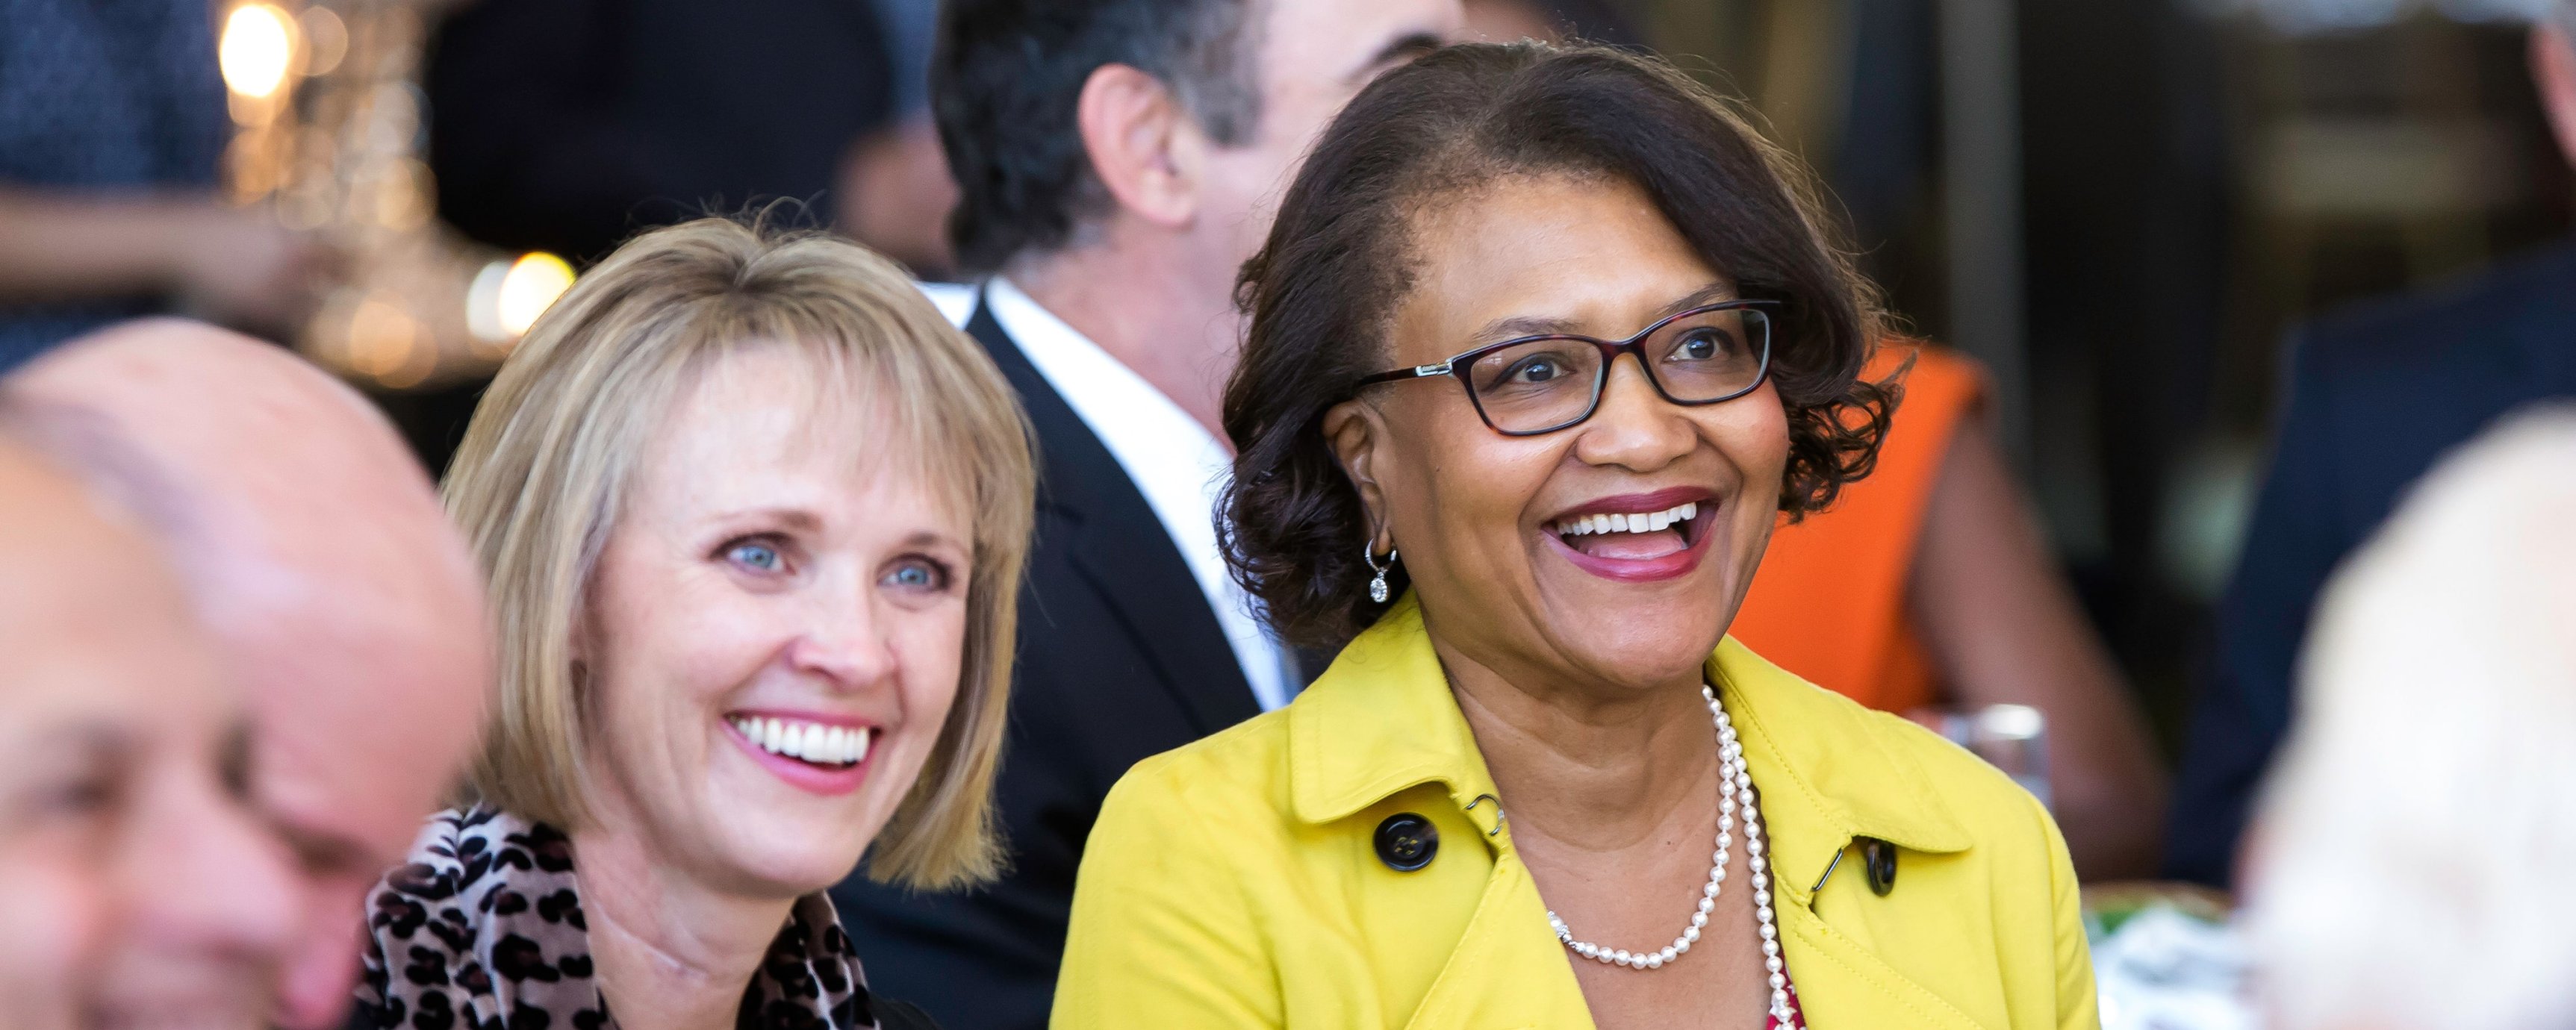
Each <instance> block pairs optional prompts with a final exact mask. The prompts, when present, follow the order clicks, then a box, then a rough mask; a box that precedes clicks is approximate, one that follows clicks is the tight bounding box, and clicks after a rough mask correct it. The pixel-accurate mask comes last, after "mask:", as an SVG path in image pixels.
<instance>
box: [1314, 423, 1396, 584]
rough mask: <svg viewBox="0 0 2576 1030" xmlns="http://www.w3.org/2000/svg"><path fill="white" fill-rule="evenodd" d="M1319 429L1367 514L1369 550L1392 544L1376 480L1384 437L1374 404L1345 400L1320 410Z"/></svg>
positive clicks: (1383, 501)
mask: <svg viewBox="0 0 2576 1030" xmlns="http://www.w3.org/2000/svg"><path fill="white" fill-rule="evenodd" d="M1322 428H1323V430H1324V442H1325V443H1326V444H1328V445H1329V446H1331V447H1332V448H1333V456H1334V457H1335V458H1338V459H1340V460H1341V463H1342V474H1343V475H1346V476H1349V477H1351V486H1352V487H1353V488H1354V489H1357V490H1358V491H1359V493H1360V507H1361V509H1363V510H1364V511H1366V512H1367V513H1368V524H1369V550H1371V551H1373V552H1374V551H1383V550H1386V549H1387V548H1390V547H1393V546H1395V542H1394V540H1393V534H1391V533H1390V532H1389V531H1388V529H1387V518H1386V492H1385V491H1384V490H1383V489H1381V488H1380V487H1379V486H1378V481H1377V457H1378V453H1377V452H1378V445H1379V444H1380V443H1382V442H1384V441H1385V440H1386V439H1387V430H1386V420H1385V417H1384V416H1383V415H1380V414H1379V413H1378V410H1377V407H1376V406H1375V405H1372V404H1368V403H1365V402H1363V401H1359V400H1356V399H1354V400H1347V401H1343V402H1341V403H1340V404H1336V405H1333V406H1332V407H1331V408H1329V409H1327V410H1326V411H1325V412H1324V419H1323V426H1322Z"/></svg>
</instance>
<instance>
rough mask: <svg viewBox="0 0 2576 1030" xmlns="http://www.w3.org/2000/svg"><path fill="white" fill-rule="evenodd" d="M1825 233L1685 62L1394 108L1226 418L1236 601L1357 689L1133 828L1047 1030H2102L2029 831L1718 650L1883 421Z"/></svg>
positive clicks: (1942, 749) (1604, 62) (1196, 752)
mask: <svg viewBox="0 0 2576 1030" xmlns="http://www.w3.org/2000/svg"><path fill="white" fill-rule="evenodd" d="M1822 226H1823V222H1822V219H1821V218H1820V217H1819V216H1818V215H1817V214H1816V213H1815V208H1814V205H1813V204H1812V202H1811V201H1810V200H1809V199H1808V194H1807V193H1806V191H1805V188H1804V184H1803V180H1802V179H1801V178H1799V176H1798V173H1797V172H1796V171H1795V170H1794V169H1793V167H1792V165H1791V164H1790V162H1789V161H1787V160H1786V159H1785V158H1783V157H1782V156H1781V155H1780V153H1779V152H1778V151H1777V150H1776V149H1775V148H1773V147H1771V146H1770V145H1769V144H1767V143H1765V142H1763V141H1762V140H1761V139H1760V138H1759V137H1757V136H1756V135H1754V134H1753V133H1752V132H1751V131H1750V130H1748V129H1746V128H1745V127H1744V125H1743V123H1742V122H1741V121H1740V120H1738V119H1737V118H1736V117H1735V116H1734V115H1732V114H1731V113H1730V112H1729V110H1728V108H1727V107H1726V106H1725V105H1724V104H1723V103H1721V102H1719V101H1717V100H1716V99H1714V98H1712V97H1711V96H1710V95H1709V94H1708V93H1706V92H1705V91H1703V90H1702V89H1701V88H1700V87H1698V86H1696V85H1694V84H1692V83H1691V82H1690V81H1689V80H1688V79H1687V78H1685V77H1684V76H1682V75H1681V74H1680V73H1678V72H1676V71H1675V70H1673V69H1672V68H1670V67H1669V66H1666V65H1663V64H1661V63H1659V62H1656V61H1654V60H1653V59H1650V58H1645V57H1639V56H1636V55H1632V54H1628V53H1624V52H1619V51H1613V50H1607V49H1598V48H1573V49H1559V48H1551V47H1546V46H1542V45H1536V44H1523V45H1516V46H1462V47H1455V48H1451V49H1448V50H1444V51H1441V52H1439V53H1436V54H1433V55H1431V56H1429V57H1426V58H1424V59H1423V60H1421V61H1419V62H1417V63H1415V64H1412V65H1410V66H1408V67H1406V68H1403V69H1400V70H1398V71H1395V72H1392V73H1389V74H1388V75H1387V76H1386V77H1385V78H1383V79H1380V80H1379V81H1378V82H1377V83H1375V84H1374V85H1372V86H1371V87H1369V89H1368V90H1367V91H1365V92H1363V93H1362V94H1361V96H1360V97H1359V99H1358V100H1357V101H1356V102H1355V103H1353V104H1352V105H1351V107H1350V108H1349V109H1347V110H1346V111H1345V112H1344V113H1343V114H1342V115H1341V117H1340V118H1339V119H1338V120H1337V121H1336V122H1335V123H1334V124H1333V126H1332V128H1331V129H1330V130H1329V131H1328V132H1327V133H1326V134H1325V136H1324V137H1323V139H1322V140H1321V141H1319V142H1318V144H1317V146H1316V149H1315V151H1314V152H1313V154H1312V156H1311V157H1310V158H1309V160H1308V162H1307V164H1306V166H1305V168H1304V170H1303V172H1302V173H1301V174H1300V176H1299V177H1298V179H1297V182H1296V184H1295V185H1294V186H1293V187H1291V189H1290V190H1289V192H1288V194H1287V196H1286V198H1285V200H1284V202H1283V205H1282V207H1281V210H1280V214H1279V218H1278V221H1277V224H1276V225H1275V227H1274V228H1273V229H1272V232H1271V235H1270V239H1269V245H1268V247H1267V248H1266V249H1264V251H1263V252H1262V253H1261V254H1260V255H1259V256H1258V257H1256V258H1255V259H1254V260H1253V261H1252V262H1251V263H1250V264H1249V265H1247V266H1246V268H1245V271H1244V278H1243V294H1242V295H1243V297H1244V299H1245V302H1246V304H1247V305H1248V306H1249V308H1250V310H1251V314H1252V328H1251V333H1250V336H1249V339H1248V340H1247V343H1246V349H1245V352H1244V355H1243V362H1242V365H1241V367H1240V370H1239V371H1238V372H1237V373H1236V376H1235V379H1234V381H1233V383H1232V384H1231V386H1230V388H1229V390H1228V393H1227V398H1226V428H1227V431H1228V433H1229V434H1230V435H1231V436H1232V437H1233V440H1234V443H1235V446H1236V448H1237V449H1238V452H1239V455H1240V456H1239V458H1238V459H1237V461H1236V465H1235V475H1234V481H1233V483H1232V484H1231V486H1230V489H1229V493H1228V495H1227V496H1228V504H1227V511H1226V513H1225V514H1226V515H1227V516H1228V519H1227V522H1228V530H1227V531H1228V547H1229V551H1230V557H1231V560H1232V561H1233V562H1234V565H1235V570H1236V574H1237V575H1238V577H1240V578H1241V579H1242V580H1243V581H1244V583H1245V585H1246V586H1247V587H1249V588H1250V589H1251V591H1252V592H1253V593H1254V594H1255V595H1256V596H1258V597H1260V598H1261V599H1262V601H1263V602H1264V604H1265V606H1266V608H1267V613H1268V615H1269V616H1270V618H1271V620H1272V621H1273V623H1274V624H1275V625H1276V627H1277V628H1278V630H1279V631H1280V632H1281V633H1282V634H1283V635H1284V636H1286V637H1287V638H1288V639H1290V640H1292V641H1295V642H1297V643H1300V644H1304V645H1307V646H1314V647H1327V648H1329V647H1335V646H1339V647H1341V648H1342V651H1341V656H1340V658H1339V659H1338V660H1337V661H1335V663H1334V664H1333V666H1332V668H1331V669H1330V670H1329V671H1327V672H1326V673H1325V674H1324V676H1323V677H1322V678H1321V679H1319V680H1318V681H1317V682H1316V683H1315V684H1314V685H1313V686H1312V687H1310V688H1308V689H1307V690H1306V692H1305V693H1304V694H1303V695H1302V696H1300V697H1299V698H1298V699H1297V700H1296V702H1295V703H1293V704H1291V705H1290V706H1288V707H1287V708H1285V709H1283V710H1281V711H1278V712H1274V713H1271V714H1269V715H1266V716H1263V717H1261V718H1258V719H1255V720H1253V721H1251V722H1248V723H1245V724H1243V725H1242V726H1239V727H1237V728H1236V729H1234V730H1232V731H1229V732H1226V733H1222V734H1219V735H1217V736H1214V737H1211V738H1208V739H1207V740H1204V741H1201V742H1199V743H1197V744H1193V745H1191V746H1189V747H1186V748H1182V749H1180V750H1178V751H1174V752H1171V753H1168V754H1165V755H1161V756H1158V757H1156V758H1153V759H1149V760H1147V761H1145V762H1143V763H1141V764H1139V765H1138V766H1137V767H1136V768H1135V769H1134V770H1132V771H1131V772H1129V773H1128V774H1127V776H1126V777H1125V778H1124V779H1123V780H1122V781H1121V782H1120V783H1119V784H1118V786H1117V788H1116V789H1115V790H1113V791H1112V792H1111V794H1110V795H1109V800H1108V803H1107V805H1106V807H1105V808H1104V810H1103V811H1102V813H1101V817H1100V821H1099V823H1098V825H1097V826H1096V828H1095V829H1094V830H1093V832H1092V835H1091V843H1090V847H1089V851H1088V852H1087V854H1086V855H1085V857H1084V861H1083V867H1082V874H1081V880H1080V882H1079V885H1078V887H1077V889H1076V892H1075V900H1074V908H1073V919H1072V930H1071V936H1070V939H1069V940H1068V942H1067V947H1066V956H1065V964H1064V968H1063V971H1062V973H1061V977H1060V981H1059V985H1058V993H1057V999H1056V1009H1055V1019H1056V1024H1057V1025H1058V1026H1061V1027H1072V1028H1093V1027H1135V1026H1270V1027H1290V1026H1295V1027H1334V1028H1393V1027H1415V1028H1425V1030H1435V1028H1465V1027H1492V1026H1543V1027H1580V1026H1594V1025H1597V1026H1603V1027H1649V1026H1651V1027H1669V1026H1709V1027H1729V1028H1733V1027H1744V1028H1764V1027H1790V1028H1795V1027H1804V1026H1808V1025H1814V1026H1820V1027H1826V1026H1830V1027H1887V1026H1904V1027H1945V1028H1957V1030H1967V1028H1971V1027H1984V1028H1990V1030H1991V1028H2002V1027H2090V1026H2093V1025H2094V1024H2095V1015H2094V1004H2093V991H2092V979H2091V974H2090V971H2089V967H2088V963H2087V957H2086V952H2085V946H2084V936H2083V932H2082V929H2081V927H2080V925H2079V918H2078V914H2077V897H2076V885H2075V878H2074V875H2073V872H2072V871H2071V869H2070V867H2069V865H2068V862H2067V855H2066V849H2065V845H2064V844H2063V843H2062V842H2061V841H2060V840H2059V838H2058V834H2057V831H2056V828H2055V827H2054V826H2053V825H2052V824H2051V823H2050V821H2049V818H2048V814H2047V812H2046V811H2045V810H2044V809H2042V808H2041V806H2040V805H2039V803H2038V802H2037V801H2036V800H2034V799H2033V798H2032V797H2031V796H2030V795H2029V794H2027V793H2025V792H2023V791H2022V790H2021V789H2020V788H2018V787H2016V786H2014V785H2013V784H2012V783H2011V782H2010V781H2009V780H2007V779H2006V778H2004V777H2003V776H2002V775H2000V774H1998V773H1997V772H1995V771H1994V770H1993V769H1991V768H1989V767H1986V766H1984V765H1983V764H1981V763H1979V762H1978V761H1977V759H1975V758H1974V757H1972V756H1970V755H1968V754H1967V753H1966V752H1964V751H1961V750H1959V749H1957V748H1954V747H1951V746H1950V745H1948V744H1946V743H1944V742H1942V741H1940V740H1939V739H1937V738H1936V737H1934V736H1932V735H1931V734H1930V733H1928V732H1926V731H1923V730H1921V729H1918V728H1916V727H1915V726H1913V725H1911V724H1909V723H1906V722H1904V721H1902V720H1900V719H1898V718H1896V717H1894V716H1889V715H1884V714H1879V713H1873V712H1869V711H1867V710H1864V709H1862V708H1861V707H1859V706H1858V705H1855V704H1853V703H1851V702H1849V701H1847V700H1845V699H1843V698H1841V697H1840V696H1838V695H1834V694H1830V693H1827V692H1825V691H1823V690H1820V689H1818V688H1816V687H1813V686H1811V685H1809V684H1807V683H1805V682H1803V681H1800V680H1798V679H1797V678H1796V677H1794V676H1791V675H1789V674H1787V673H1785V672H1782V671H1780V670H1779V669H1778V668H1776V667H1774V666H1772V665H1770V664H1769V663H1767V662H1765V661H1763V660H1762V659H1761V658H1760V657H1758V656H1756V655H1754V654H1753V653H1751V652H1750V651H1747V650H1745V649H1744V648H1743V647H1742V646H1740V645H1738V644H1735V643H1733V642H1732V641H1731V640H1728V639H1727V637H1726V631H1727V626H1728V623H1729V622H1730V620H1731V619H1732V618H1733V616H1734V613H1735V610H1736V608H1737V606H1738V604H1739V603H1740V602H1741V600H1742V598H1743V596H1744V592H1745V588H1746V586H1747V584H1748V583H1749V582H1750V581H1751V579H1752V576H1753V572H1754V568H1755V566H1756V564H1757V563H1758V562H1759V561H1760V560H1761V556H1762V550H1763V546H1764V544H1765V542H1766V541H1767V540H1768V538H1769V536H1770V533H1771V530H1772V527H1773V525H1774V523H1775V521H1776V520H1778V519H1779V518H1781V517H1783V516H1784V515H1785V516H1786V517H1789V518H1795V517H1797V516H1799V515H1801V514H1804V513H1806V512H1810V511H1814V510H1817V509H1819V508H1821V507H1823V506H1824V505H1826V504H1828V503H1830V502H1831V501H1832V499H1833V497H1834V495H1835V492H1836V491H1837V490H1838V489H1839V488H1840V487H1841V486H1842V485H1843V484H1845V483H1848V482H1850V481H1852V480H1855V479H1857V478H1859V477H1860V476H1862V475H1863V474H1865V473H1866V472H1867V470H1868V468H1869V466H1870V463H1871V460H1872V458H1873V456H1874V454H1875V452H1876V450H1877V447H1878V443H1879V440H1880V438H1881V437H1882V436H1883V435H1884V433H1885V429H1886V425H1887V418H1888V412H1889V410H1890V408H1891V406H1892V405H1893V403H1894V401H1895V398H1894V397H1893V396H1892V391H1891V390H1889V389H1888V388H1885V387H1883V386H1881V385H1878V384H1875V383H1872V382H1869V381H1867V380H1865V379H1863V378H1862V377H1861V375H1860V370H1861V369H1862V367H1863V365H1864V364H1865V362H1866V361H1867V360H1868V358H1869V353H1868V342H1867V341H1869V340H1871V339H1872V338H1873V336H1874V330H1875V328H1876V326H1875V315H1874V311H1873V308H1872V306H1871V302H1870V299H1869V294H1868V290H1867V287H1866V286H1865V284H1863V283H1862V282H1860V281H1859V280H1858V279H1857V278H1856V277H1855V276H1854V274H1853V273H1852V271H1851V270H1850V268H1849V266H1848V264H1847V262H1846V261H1845V260H1844V259H1843V258H1842V257H1841V256H1840V254H1839V252H1838V251H1837V250H1835V249H1834V247H1833V246H1832V244H1831V243H1830V242H1829V241H1828V240H1827V239H1826V238H1825V234H1824V231H1823V228H1822ZM1813 617H1814V618H1816V619H1820V620H1828V621H1830V620H1833V619H1835V618H1836V617H1837V613H1836V612H1833V611H1817V612H1815V613H1813Z"/></svg>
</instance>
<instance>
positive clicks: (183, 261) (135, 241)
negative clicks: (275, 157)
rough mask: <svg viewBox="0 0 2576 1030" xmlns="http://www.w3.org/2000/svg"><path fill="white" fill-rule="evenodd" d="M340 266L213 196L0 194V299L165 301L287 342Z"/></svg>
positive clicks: (298, 237) (310, 244)
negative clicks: (155, 298) (135, 297)
mask: <svg viewBox="0 0 2576 1030" xmlns="http://www.w3.org/2000/svg"><path fill="white" fill-rule="evenodd" d="M339 266H340V258H339V255H338V253H337V252H336V251H334V250H333V249H332V248H330V247H329V246H327V245H325V244H324V243H323V242H322V241H321V240H320V239H318V238H317V237H314V236H312V235H311V234H308V233H300V232H296V231H294V230H291V229H287V228H285V227H284V226H280V225H278V224H277V223H276V222H275V221H274V220H273V219H271V218H269V217H268V215H267V214H266V213H265V212H262V211H259V210H256V209H243V208H233V207H227V206H225V205H223V204H222V203H220V202H218V201H216V200H214V199H212V198H210V197H200V196H190V195H158V196H142V197H109V196H100V195H82V194H72V193H62V192H41V191H32V190H24V189H0V300H19V301H54V300H80V299H89V298H97V297H116V296H133V295H152V294H158V295H166V296H169V297H171V298H173V299H174V300H176V301H178V302H179V303H180V304H181V305H183V306H185V307H186V308H188V309H191V310H194V311H196V312H199V313H201V314H203V315H204V316H205V317H207V318H208V319H210V320H213V321H219V322H222V323H224V324H227V325H231V326H234V327H237V328H240V329H242V330H244V331H247V332H252V333H256V334H259V335H262V336H266V337H269V338H271V339H284V338H287V337H288V336H289V335H291V334H292V333H293V332H294V331H295V330H296V329H298V328H299V327H301V325H302V324H303V320H304V319H305V317H306V316H308V315H310V314H311V313H312V311H313V308H314V306H315V304H316V303H317V302H318V301H319V299H320V297H321V294H322V291H323V289H324V288H326V287H327V286H328V285H329V284H330V281H331V279H332V278H333V277H334V276H335V275H336V274H337V272H338V270H339Z"/></svg>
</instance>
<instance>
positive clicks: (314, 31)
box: [296, 7, 349, 76]
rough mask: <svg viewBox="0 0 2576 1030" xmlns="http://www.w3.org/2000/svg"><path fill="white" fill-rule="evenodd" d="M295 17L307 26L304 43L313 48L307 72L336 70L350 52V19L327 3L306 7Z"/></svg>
mask: <svg viewBox="0 0 2576 1030" xmlns="http://www.w3.org/2000/svg"><path fill="white" fill-rule="evenodd" d="M296 20H297V21H298V22H299V23H301V24H302V25H303V26H304V44H305V46H307V47H309V48H311V50H312V57H311V58H309V59H308V60H307V61H306V62H305V68H304V74H306V75H313V76H322V75H329V74H331V73H332V72H334V71H337V70H338V69H339V67H340V60H341V59H342V58H344V57H347V56H349V23H347V22H345V21H342V20H340V16H339V15H337V14H334V13H332V12H331V9H330V8H328V7H307V8H305V9H304V14H303V16H302V17H300V18H298V19H296Z"/></svg>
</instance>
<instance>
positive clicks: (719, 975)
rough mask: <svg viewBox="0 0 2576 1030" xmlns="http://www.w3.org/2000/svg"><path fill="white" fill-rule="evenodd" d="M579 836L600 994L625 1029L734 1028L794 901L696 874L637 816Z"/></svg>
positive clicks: (577, 862) (579, 871) (576, 855)
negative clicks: (653, 840)
mask: <svg viewBox="0 0 2576 1030" xmlns="http://www.w3.org/2000/svg"><path fill="white" fill-rule="evenodd" d="M617 825H618V826H619V827H621V828H619V829H606V828H601V829H591V830H585V831H582V832H578V833H575V834H573V835H572V844H573V863H574V864H573V868H574V869H575V870H576V875H577V876H578V877H579V878H580V884H581V907H582V915H583V918H584V919H585V920H586V921H587V922H588V924H589V927H590V954H591V961H592V962H593V963H594V964H595V966H596V968H597V970H598V976H599V984H600V992H601V994H602V995H603V996H605V997H606V998H607V1000H608V1011H609V1012H610V1013H612V1014H614V1015H615V1016H616V1019H617V1024H618V1025H619V1026H620V1027H622V1028H623V1030H730V1028H731V1027H732V1026H733V1025H734V1022H735V1020H736V1018H737V1016H738V1014H739V1013H740V1011H741V1005H742V996H743V992H744V991H745V990H746V989H748V988H749V987H750V985H751V978H752V974H753V973H755V972H757V971H758V970H759V968H760V963H761V960H762V959H763V958H764V957H766V956H767V955H768V953H769V945H770V943H771V942H772V941H774V940H776V939H777V937H778V932H779V929H780V928H781V927H784V926H785V925H786V924H787V916H788V911H789V909H791V908H792V907H794V905H795V900H794V899H787V900H777V899H772V898H762V897H754V896H746V895H742V894H735V893H729V892H725V891H721V890H717V889H715V888H713V887H710V886H709V885H707V884H706V883H704V882H703V881H701V880H699V879H697V878H694V877H692V876H690V875H689V874H688V873H687V872H685V871H684V870H683V868H682V866H681V864H680V863H677V862H673V861H671V860H670V859H669V858H668V857H667V856H665V855H663V854H661V853H660V851H659V850H658V849H656V848H654V847H652V846H651V844H650V843H649V842H648V841H647V840H646V839H645V834H644V833H643V832H642V831H641V830H640V828H639V826H638V824H637V822H636V821H634V820H631V819H629V820H618V821H617Z"/></svg>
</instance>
